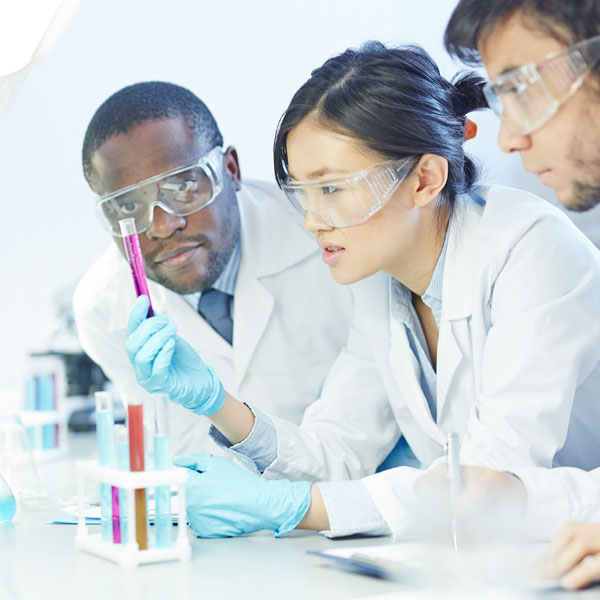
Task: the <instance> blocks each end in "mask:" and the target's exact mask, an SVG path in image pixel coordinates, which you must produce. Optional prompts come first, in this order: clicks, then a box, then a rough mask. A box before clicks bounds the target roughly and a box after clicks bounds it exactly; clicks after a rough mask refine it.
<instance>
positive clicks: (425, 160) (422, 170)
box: [414, 154, 448, 207]
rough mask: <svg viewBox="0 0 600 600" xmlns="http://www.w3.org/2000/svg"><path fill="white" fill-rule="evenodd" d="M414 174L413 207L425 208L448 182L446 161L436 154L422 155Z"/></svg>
mask: <svg viewBox="0 0 600 600" xmlns="http://www.w3.org/2000/svg"><path fill="white" fill-rule="evenodd" d="M414 174H415V175H416V178H417V189H416V191H415V196H414V202H415V205H416V206H421V207H423V206H427V204H429V203H430V202H431V201H432V200H433V199H434V198H436V196H437V195H438V194H439V193H440V192H441V191H442V190H443V189H444V186H445V185H446V181H448V161H447V160H446V159H445V158H443V157H442V156H438V155H437V154H423V156H422V157H421V158H420V160H419V163H418V164H417V166H416V168H415V170H414Z"/></svg>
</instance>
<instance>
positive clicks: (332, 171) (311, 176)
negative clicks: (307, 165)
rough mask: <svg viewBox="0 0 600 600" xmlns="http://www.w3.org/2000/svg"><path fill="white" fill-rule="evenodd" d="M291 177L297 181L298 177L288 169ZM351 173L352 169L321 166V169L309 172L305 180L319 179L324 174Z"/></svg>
mask: <svg viewBox="0 0 600 600" xmlns="http://www.w3.org/2000/svg"><path fill="white" fill-rule="evenodd" d="M288 173H289V176H290V179H295V180H296V181H298V180H297V178H296V177H294V175H292V172H291V171H288ZM348 173H350V171H346V170H344V169H334V168H331V167H321V168H320V169H317V170H316V171H311V172H310V173H308V174H307V175H306V179H304V181H310V180H312V179H318V178H319V177H323V176H324V175H336V174H339V175H346V174H348Z"/></svg>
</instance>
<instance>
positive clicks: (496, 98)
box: [445, 0, 600, 211]
mask: <svg viewBox="0 0 600 600" xmlns="http://www.w3.org/2000/svg"><path fill="white" fill-rule="evenodd" d="M445 42H446V47H447V49H448V51H449V52H450V53H451V54H453V55H455V56H457V57H458V58H460V59H462V60H463V61H464V62H467V63H468V64H478V63H481V62H482V63H483V65H484V66H485V68H486V70H487V72H488V75H489V78H490V81H489V82H488V83H487V85H486V87H485V95H486V97H487V99H488V103H489V105H490V108H492V110H494V112H495V113H496V114H497V115H498V116H499V117H500V119H501V128H500V135H499V139H498V143H499V145H500V148H501V149H502V150H503V151H504V152H519V153H520V155H521V160H522V162H523V168H524V169H525V170H526V171H528V172H529V173H535V174H537V176H538V179H539V181H540V183H542V184H544V185H548V186H550V187H552V188H553V189H554V191H555V193H556V196H557V198H558V200H559V201H560V202H561V203H562V204H563V205H564V206H565V207H567V208H569V209H571V210H575V211H585V210H588V209H590V208H592V207H593V206H595V205H596V204H598V203H599V202H600V4H599V3H598V2H597V0H568V1H564V0H489V1H486V2H480V1H479V0H462V1H461V2H459V3H458V6H457V7H456V9H455V11H454V13H453V15H452V17H451V19H450V22H449V23H448V27H447V29H446V36H445Z"/></svg>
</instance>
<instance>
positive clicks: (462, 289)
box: [437, 200, 483, 422]
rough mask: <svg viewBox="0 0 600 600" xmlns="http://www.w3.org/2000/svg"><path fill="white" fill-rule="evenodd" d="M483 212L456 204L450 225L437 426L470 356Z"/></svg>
mask: <svg viewBox="0 0 600 600" xmlns="http://www.w3.org/2000/svg"><path fill="white" fill-rule="evenodd" d="M482 212H483V208H482V207H481V206H480V205H479V204H477V203H475V202H473V201H470V200H467V201H466V202H465V201H463V200H460V201H457V203H456V206H455V212H454V216H453V219H452V222H451V225H450V227H451V229H450V235H449V237H448V250H447V254H446V263H445V265H444V283H443V291H442V315H441V319H440V330H439V339H438V360H437V412H438V422H441V421H442V419H443V411H444V408H445V406H446V400H447V398H448V392H449V391H450V388H451V386H452V383H453V380H454V378H455V376H456V373H457V371H458V369H459V366H460V364H461V363H462V361H463V360H464V359H465V354H466V353H468V352H469V350H468V348H469V347H470V331H469V319H470V316H471V313H472V303H473V263H474V260H475V252H476V241H477V236H478V231H479V221H480V219H481V214H482ZM464 400H467V399H464Z"/></svg>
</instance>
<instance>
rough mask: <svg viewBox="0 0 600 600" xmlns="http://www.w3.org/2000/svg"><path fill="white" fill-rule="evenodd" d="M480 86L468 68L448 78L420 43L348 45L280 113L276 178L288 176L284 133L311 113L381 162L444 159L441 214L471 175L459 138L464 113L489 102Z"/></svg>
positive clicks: (469, 183) (463, 189) (473, 169)
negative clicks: (422, 157) (445, 178)
mask: <svg viewBox="0 0 600 600" xmlns="http://www.w3.org/2000/svg"><path fill="white" fill-rule="evenodd" d="M482 85H483V80H482V79H481V78H480V77H479V76H477V75H475V74H474V73H468V72H463V73H462V74H460V75H459V76H458V77H456V78H455V80H454V81H453V83H450V82H449V81H447V80H446V79H444V78H443V77H442V76H441V75H440V72H439V69H438V67H437V65H436V64H435V62H434V61H433V60H432V58H431V57H430V56H429V55H428V54H427V52H425V50H423V49H422V48H420V47H419V46H412V45H411V46H403V47H400V48H386V47H385V46H384V45H383V44H381V43H380V42H368V43H367V44H365V45H364V46H362V48H360V49H358V50H356V49H349V50H346V51H345V52H344V53H342V54H339V55H338V56H334V57H333V58H330V59H329V60H328V61H326V62H325V64H324V65H323V66H321V67H319V68H318V69H315V70H314V71H313V72H312V73H311V76H310V79H309V80H308V81H306V83H304V85H302V87H301V88H300V89H299V90H298V91H297V92H296V94H295V95H294V97H293V98H292V101H291V102H290V105H289V106H288V108H287V110H286V111H285V112H284V114H283V116H282V117H281V120H280V121H279V126H278V128H277V133H276V134H275V142H274V145H273V153H274V162H275V178H276V180H277V182H278V183H279V185H281V184H282V183H284V182H285V181H286V180H287V179H288V155H287V136H288V134H289V132H290V131H292V129H294V128H295V127H296V126H297V125H298V124H299V123H300V122H301V121H302V120H303V119H304V118H305V117H307V116H308V115H311V116H314V117H315V118H316V120H317V122H319V123H321V124H322V125H323V127H325V128H327V129H330V130H333V131H338V132H340V133H342V134H344V135H347V136H349V137H352V138H354V139H356V140H358V141H360V142H361V143H363V144H364V145H365V146H367V147H368V148H369V149H371V150H373V151H375V152H377V153H378V154H380V155H381V156H382V157H383V160H385V159H399V158H407V157H411V156H420V155H423V154H426V153H431V154H437V155H439V156H442V157H444V158H445V159H446V160H447V161H448V181H447V183H446V186H445V187H444V190H443V192H442V194H440V197H441V198H440V203H441V205H440V204H438V208H439V209H440V210H444V211H447V210H448V209H449V208H450V207H451V206H452V204H453V203H454V200H455V198H456V195H457V194H460V193H464V192H466V191H468V190H469V189H470V188H471V187H472V186H473V184H474V183H475V180H476V178H477V168H476V166H475V164H474V163H473V161H472V160H471V159H470V158H469V157H468V156H466V155H465V153H464V150H463V143H464V134H465V115H466V114H467V113H468V112H470V111H472V110H477V109H479V108H485V107H487V104H486V102H485V98H484V96H483V93H482V89H481V88H482Z"/></svg>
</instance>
